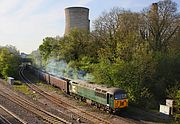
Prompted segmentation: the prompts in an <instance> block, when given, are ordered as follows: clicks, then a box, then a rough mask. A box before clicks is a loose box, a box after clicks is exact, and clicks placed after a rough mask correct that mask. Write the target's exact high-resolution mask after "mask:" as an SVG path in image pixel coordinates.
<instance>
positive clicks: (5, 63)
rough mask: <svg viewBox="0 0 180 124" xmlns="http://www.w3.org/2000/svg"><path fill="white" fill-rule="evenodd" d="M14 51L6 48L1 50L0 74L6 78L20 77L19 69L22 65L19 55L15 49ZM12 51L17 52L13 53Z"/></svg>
mask: <svg viewBox="0 0 180 124" xmlns="http://www.w3.org/2000/svg"><path fill="white" fill-rule="evenodd" d="M11 48H13V49H10V50H9V48H7V47H4V48H1V49H0V73H1V75H2V76H3V77H4V78H7V77H8V76H12V77H18V73H17V72H18V68H19V65H20V63H21V62H20V56H19V55H17V53H18V52H17V51H16V49H14V48H15V47H11ZM12 51H15V52H13V53H12Z"/></svg>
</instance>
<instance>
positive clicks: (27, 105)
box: [0, 90, 71, 124]
mask: <svg viewBox="0 0 180 124" xmlns="http://www.w3.org/2000/svg"><path fill="white" fill-rule="evenodd" d="M0 95H1V96H3V97H5V98H7V99H9V100H10V101H12V102H13V103H16V104H17V105H19V106H21V107H22V108H24V109H26V110H28V111H30V112H31V113H33V114H35V115H37V116H38V117H39V118H41V119H42V120H43V121H44V123H48V124H71V122H69V121H66V120H65V119H62V118H60V117H58V116H56V115H53V114H51V113H49V112H47V111H45V110H43V109H42V108H40V107H39V106H36V105H34V104H33V103H31V102H30V101H27V100H26V99H24V98H22V97H21V96H19V95H17V94H15V93H12V92H10V90H9V91H8V92H4V91H0Z"/></svg>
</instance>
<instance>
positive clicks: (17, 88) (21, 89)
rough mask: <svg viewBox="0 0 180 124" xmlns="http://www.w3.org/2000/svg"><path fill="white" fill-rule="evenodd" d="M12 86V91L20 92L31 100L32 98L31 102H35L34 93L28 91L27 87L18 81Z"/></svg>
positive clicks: (35, 96) (35, 95)
mask: <svg viewBox="0 0 180 124" xmlns="http://www.w3.org/2000/svg"><path fill="white" fill-rule="evenodd" d="M12 86H13V90H15V91H18V92H21V93H23V94H25V95H27V96H29V97H31V98H33V100H36V99H37V97H38V95H37V94H36V93H34V92H33V91H32V90H31V89H29V87H28V86H27V85H25V84H23V83H21V82H20V81H18V83H15V84H14V85H12Z"/></svg>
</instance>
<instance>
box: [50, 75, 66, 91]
mask: <svg viewBox="0 0 180 124" xmlns="http://www.w3.org/2000/svg"><path fill="white" fill-rule="evenodd" d="M50 84H51V85H53V86H55V87H58V88H60V89H61V90H62V91H63V92H65V93H67V94H69V80H65V79H61V78H58V77H55V76H53V75H50Z"/></svg>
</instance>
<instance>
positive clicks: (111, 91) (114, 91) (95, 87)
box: [71, 80, 125, 94]
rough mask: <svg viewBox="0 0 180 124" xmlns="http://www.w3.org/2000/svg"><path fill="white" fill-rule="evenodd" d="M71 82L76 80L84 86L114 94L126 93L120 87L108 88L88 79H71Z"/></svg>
mask: <svg viewBox="0 0 180 124" xmlns="http://www.w3.org/2000/svg"><path fill="white" fill-rule="evenodd" d="M71 82H74V83H76V84H78V85H81V86H84V87H88V88H90V89H94V90H97V91H100V92H103V93H106V92H107V93H110V94H114V93H119V92H121V93H124V92H125V91H124V90H122V89H120V88H115V87H111V88H108V87H106V86H104V85H98V84H92V83H90V82H88V81H83V80H71Z"/></svg>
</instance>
